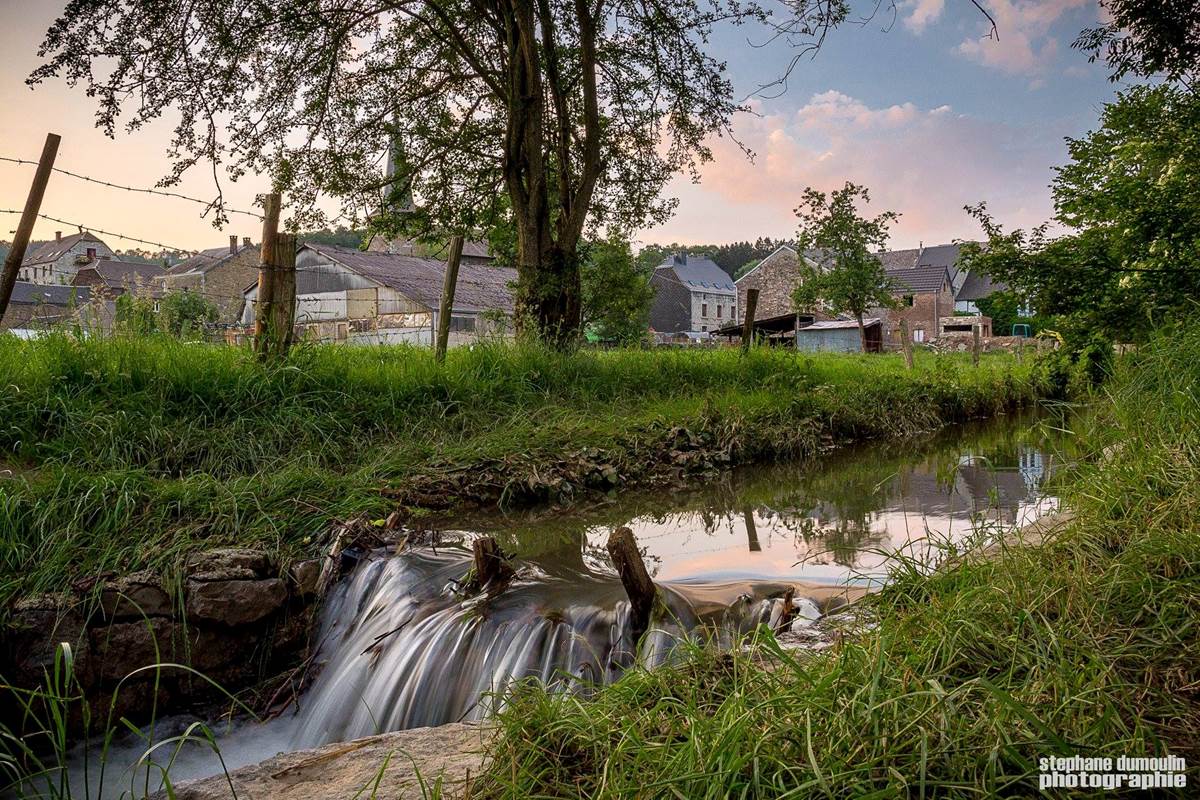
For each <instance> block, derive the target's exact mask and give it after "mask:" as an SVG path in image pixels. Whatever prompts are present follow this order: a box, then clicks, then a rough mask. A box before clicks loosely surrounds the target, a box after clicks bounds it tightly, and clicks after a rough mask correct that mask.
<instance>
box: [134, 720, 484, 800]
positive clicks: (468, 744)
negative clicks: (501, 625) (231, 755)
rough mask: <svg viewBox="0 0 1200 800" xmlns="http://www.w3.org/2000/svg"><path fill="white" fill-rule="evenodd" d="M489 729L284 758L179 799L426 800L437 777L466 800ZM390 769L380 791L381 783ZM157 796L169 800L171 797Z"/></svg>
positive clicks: (425, 733)
mask: <svg viewBox="0 0 1200 800" xmlns="http://www.w3.org/2000/svg"><path fill="white" fill-rule="evenodd" d="M491 730H492V729H491V728H489V727H487V726H482V725H473V724H469V723H452V724H449V725H441V726H439V727H436V728H413V729H411V730H407V731H399V732H396V733H385V734H383V735H381V736H368V737H366V738H364V739H355V740H354V741H352V742H341V743H338V744H329V745H325V746H324V747H319V748H317V749H315V750H302V751H298V752H295V753H284V754H281V755H278V756H275V757H274V758H270V759H267V760H266V761H263V762H261V763H259V764H254V765H252V766H248V767H242V768H240V769H235V770H233V772H231V773H230V774H229V776H228V777H226V776H225V775H223V774H222V775H214V776H212V777H210V778H204V779H202V780H198V781H193V782H191V783H184V784H182V785H180V786H176V787H175V789H174V797H176V798H178V800H228V799H229V798H233V797H234V796H235V795H234V792H236V796H237V797H255V798H267V797H269V798H273V800H327V798H335V797H336V798H350V797H360V796H361V797H366V796H367V795H368V794H369V795H370V796H372V797H380V798H388V800H417V799H418V798H424V797H427V796H428V794H427V791H423V790H422V786H421V782H422V781H424V783H425V785H426V786H433V785H435V784H436V782H437V781H438V779H439V777H440V778H441V780H442V782H443V783H442V789H443V792H444V794H443V795H442V796H446V797H457V796H461V795H462V790H463V784H464V783H465V782H466V780H467V779H468V778H469V777H470V776H471V775H477V774H478V773H479V772H480V770H482V769H483V766H484V755H483V748H484V746H485V745H486V744H487V742H488V740H489V739H490V737H491ZM385 765H386V769H384V770H383V774H382V776H381V777H380V780H379V784H378V788H377V789H376V788H375V780H376V777H377V776H379V774H380V770H381V769H382V768H384V766H385ZM230 784H232V786H233V789H232V791H231V789H230ZM364 787H367V788H366V791H365V792H364ZM154 797H155V798H156V799H157V800H163V799H164V798H166V794H165V793H160V794H157V795H154Z"/></svg>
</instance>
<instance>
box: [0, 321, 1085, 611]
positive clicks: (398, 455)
mask: <svg viewBox="0 0 1200 800" xmlns="http://www.w3.org/2000/svg"><path fill="white" fill-rule="evenodd" d="M0 374H2V375H4V379H3V381H0V407H3V408H4V409H5V414H6V417H5V422H4V425H3V426H0V453H2V454H3V455H2V459H3V462H4V463H3V464H0V468H3V470H4V471H5V472H6V473H7V475H6V476H5V477H3V478H0V570H2V580H0V598H9V597H12V596H14V595H23V594H28V593H31V592H36V591H48V590H54V589H58V588H60V587H62V586H63V585H65V583H66V582H68V581H70V580H72V579H76V578H80V577H85V576H90V575H95V574H98V573H100V572H103V571H104V570H117V571H121V572H128V571H131V570H133V569H137V568H140V567H152V568H157V569H168V568H169V567H170V566H171V565H172V564H175V563H177V562H178V561H179V559H180V558H181V556H182V555H183V554H184V553H185V552H186V551H187V550H189V549H192V548H196V547H211V546H216V545H221V544H238V545H243V546H258V547H266V548H268V549H269V550H271V551H272V552H274V553H276V554H278V555H281V556H282V557H284V558H287V557H289V556H291V555H297V554H299V553H300V552H303V551H315V550H316V549H317V546H318V544H319V541H318V540H319V535H320V534H321V533H322V532H323V531H325V530H326V528H327V527H328V523H329V522H330V521H331V520H336V519H343V518H347V517H351V516H357V515H362V514H366V515H367V516H368V517H369V518H376V517H383V516H386V515H387V514H388V513H389V512H390V511H392V510H395V509H396V508H397V507H401V506H408V507H438V506H445V507H454V506H457V505H461V504H463V503H466V502H476V503H484V504H492V503H499V504H510V505H515V504H519V503H533V502H547V501H549V502H565V501H567V500H570V499H571V498H572V497H577V496H578V495H580V494H582V493H585V492H589V491H593V492H596V491H598V492H603V491H609V490H612V489H614V488H616V487H618V486H628V485H638V484H641V485H646V484H651V483H655V482H657V481H663V480H670V479H671V478H672V476H676V477H678V476H695V475H698V474H704V473H706V472H712V471H715V470H718V469H721V468H724V467H726V466H728V465H730V464H733V463H745V462H750V461H763V460H771V459H776V458H794V457H803V456H805V455H809V454H812V453H815V452H817V451H818V450H820V449H822V448H825V447H827V446H829V445H830V444H833V443H837V444H841V443H845V442H849V441H853V440H859V439H867V438H879V437H898V436H904V435H908V434H913V433H916V432H919V431H928V430H931V429H934V428H937V427H939V426H940V425H942V424H945V423H947V422H951V421H955V420H961V419H966V418H971V417H978V416H986V415H990V414H994V413H996V412H998V411H1001V410H1004V409H1006V408H1009V407H1012V406H1014V405H1017V404H1021V403H1028V402H1032V401H1033V400H1034V399H1036V398H1038V397H1040V396H1043V395H1045V394H1047V393H1052V392H1054V391H1056V390H1058V389H1059V388H1061V385H1062V375H1061V374H1060V373H1058V372H1056V371H1054V370H1051V369H1048V367H1047V365H1046V363H1044V361H1038V360H1037V359H1034V358H1032V354H1030V355H1029V356H1027V357H1026V358H1024V359H1023V360H1018V359H1016V358H1015V357H1014V356H1012V355H1009V354H1002V353H998V354H989V355H985V357H984V358H983V360H982V363H981V364H980V366H978V367H973V366H972V365H971V362H970V358H969V357H968V356H965V355H964V356H956V355H934V354H932V353H923V354H918V358H917V363H916V368H915V369H914V370H913V371H911V372H909V371H906V370H905V369H904V365H903V361H902V360H901V358H900V357H899V356H883V357H878V356H877V357H862V356H841V355H820V356H813V357H805V356H803V355H797V354H795V353H791V352H778V351H773V350H769V349H760V350H755V351H752V352H751V353H750V354H749V355H746V356H743V355H741V354H740V353H738V352H736V351H728V350H708V351H638V350H627V351H612V352H591V351H584V352H578V353H574V354H563V353H558V352H555V351H552V350H550V349H545V348H540V347H514V346H506V345H500V344H496V345H483V346H477V347H475V348H472V349H467V348H462V349H458V350H454V351H451V353H450V355H449V358H448V361H447V363H446V364H445V366H439V365H437V364H436V363H435V362H434V360H433V358H432V355H431V354H430V353H428V352H425V351H423V350H417V349H407V348H398V347H389V348H370V349H366V348H364V349H355V348H336V347H321V346H314V347H304V348H300V349H299V350H297V352H296V353H294V354H292V355H291V356H290V357H289V358H288V360H287V361H286V362H285V363H282V364H266V365H264V364H261V363H259V362H258V361H256V360H255V359H254V357H253V355H252V354H250V353H249V352H248V351H245V350H239V349H234V348H226V347H213V346H207V345H202V344H194V343H183V342H179V341H175V340H171V339H168V338H166V337H161V338H160V337H142V338H133V337H118V338H114V339H108V340H89V341H77V340H75V339H72V338H69V337H66V336H54V337H48V338H45V339H41V340H38V341H32V342H22V341H18V340H16V339H12V338H8V337H5V338H3V339H0Z"/></svg>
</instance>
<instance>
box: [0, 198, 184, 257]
mask: <svg viewBox="0 0 1200 800" xmlns="http://www.w3.org/2000/svg"><path fill="white" fill-rule="evenodd" d="M22 213H24V212H21V211H16V210H14V209H11V208H0V214H22ZM38 217H39V218H41V219H44V220H46V221H48V222H57V223H59V224H60V225H68V226H70V227H73V228H78V229H79V230H80V231H81V232H82V231H87V232H88V233H102V234H104V235H105V236H114V237H116V238H118V239H123V240H125V241H127V242H137V243H138V244H148V245H150V246H151V247H161V248H162V249H163V250H170V251H171V252H174V253H187V254H188V255H193V256H194V255H197V254H199V253H200V251H199V250H193V249H191V248H190V247H176V246H174V245H170V244H163V243H162V242H152V241H150V240H149V239H139V238H138V237H136V236H126V235H125V234H123V233H116V232H115V231H104V230H100V229H99V228H93V227H91V226H90V225H80V224H79V223H78V222H68V221H67V220H65V219H58V218H57V217H52V216H50V215H49V214H38Z"/></svg>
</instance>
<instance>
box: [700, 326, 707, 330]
mask: <svg viewBox="0 0 1200 800" xmlns="http://www.w3.org/2000/svg"><path fill="white" fill-rule="evenodd" d="M700 330H702V331H707V330H708V326H707V325H701V326H700Z"/></svg>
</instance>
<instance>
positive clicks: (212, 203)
mask: <svg viewBox="0 0 1200 800" xmlns="http://www.w3.org/2000/svg"><path fill="white" fill-rule="evenodd" d="M0 161H7V162H8V163H10V164H22V165H32V166H35V167H36V166H37V165H38V162H36V161H29V160H27V159H24V158H12V157H10V156H0ZM51 170H52V171H53V172H58V173H60V174H62V175H68V176H70V177H72V178H75V179H77V180H81V181H87V182H88V183H95V184H98V185H100V186H107V187H109V188H110V189H121V190H123V191H126V192H140V193H142V194H156V195H160V196H161V197H174V198H176V199H179V200H187V201H189V202H192V203H199V204H200V205H202V206H204V208H205V212H206V213H207V212H208V211H211V210H212V209H214V208H217V207H218V205H219V204H218V202H217V201H216V200H202V199H201V198H199V197H188V196H187V195H186V194H180V193H179V192H170V191H167V190H165V189H145V188H141V187H138V186H123V185H121V184H119V183H113V182H111V181H106V180H101V179H100V178H92V177H89V176H87V175H80V174H79V173H78V172H71V171H70V170H66V169H60V168H58V167H51ZM221 208H222V210H224V211H227V212H229V213H230V214H243V215H245V216H247V217H253V218H254V219H257V220H261V219H262V218H263V215H262V214H258V213H255V212H253V211H243V210H241V209H239V208H225V207H224V206H222V207H221Z"/></svg>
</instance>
